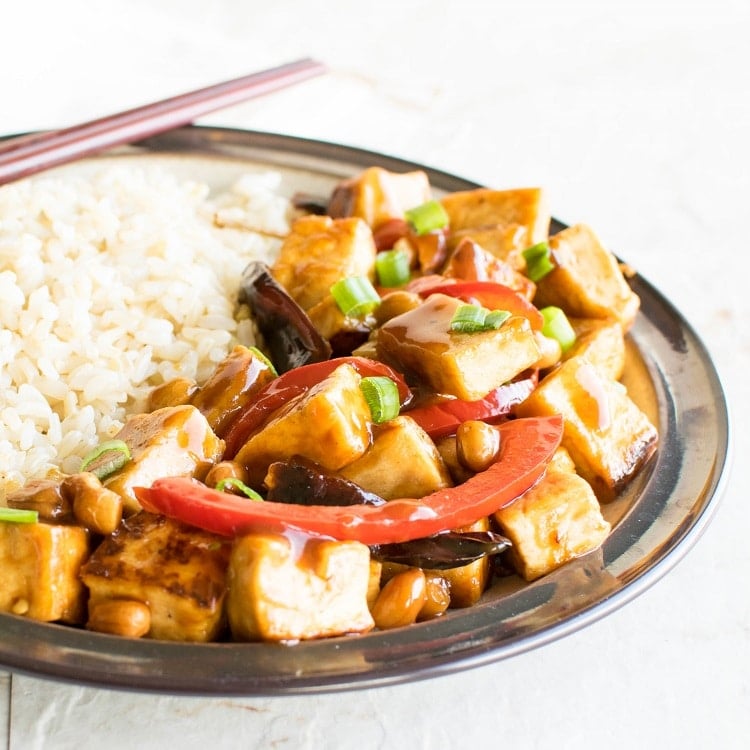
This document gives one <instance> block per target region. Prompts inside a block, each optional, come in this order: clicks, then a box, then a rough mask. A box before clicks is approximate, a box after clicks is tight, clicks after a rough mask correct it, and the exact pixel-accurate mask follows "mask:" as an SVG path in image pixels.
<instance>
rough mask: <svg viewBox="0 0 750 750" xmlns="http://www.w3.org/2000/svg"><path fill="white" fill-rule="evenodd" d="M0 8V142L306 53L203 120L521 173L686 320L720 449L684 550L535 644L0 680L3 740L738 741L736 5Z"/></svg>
mask: <svg viewBox="0 0 750 750" xmlns="http://www.w3.org/2000/svg"><path fill="white" fill-rule="evenodd" d="M0 17H1V18H2V21H0V71H1V72H0V81H2V89H1V94H2V98H1V99H0V132H4V133H11V132H19V131H25V130H32V129H36V128H51V127H61V126H65V125H69V124H72V123H73V122H76V121H80V120H84V119H89V118H93V117H97V116H102V115H104V114H107V113H109V112H110V111H115V110H119V109H124V108H128V107H133V106H137V105H139V104H143V103H145V102H147V101H151V100H154V99H157V98H161V97H166V96H171V95H174V94H176V93H181V92H183V91H187V90H189V89H192V88H196V87H198V86H203V85H207V84H209V83H213V82H216V81H219V80H222V79H226V78H232V77H236V76H238V75H241V74H243V73H246V72H250V71H252V70H255V69H258V68H264V67H268V66H269V65H272V64H276V63H281V62H284V61H286V60H289V59H293V58H296V57H300V56H306V55H312V56H315V57H318V58H319V59H321V60H324V61H326V62H327V63H328V64H329V65H330V66H331V69H332V72H331V73H330V74H329V75H328V76H327V77H326V78H323V79H318V80H315V81H311V82H309V83H307V84H305V85H303V86H300V87H297V88H294V89H290V90H288V91H286V92H284V93H281V94H279V95H276V96H274V97H273V98H266V99H263V100H259V101H256V102H252V103H248V104H245V105H241V106H237V107H234V108H233V109H231V110H227V111H225V112H222V113H217V114H214V115H212V116H210V117H207V118H205V119H204V120H203V121H202V122H205V123H210V124H220V125H230V126H240V127H248V128H252V129H260V130H269V131H276V132H283V133H291V134H295V135H301V136H306V137H311V138H318V139H322V140H327V141H338V142H343V143H347V144H351V145H356V146H364V147H366V148H370V149H374V150H379V151H385V152H388V153H391V154H394V155H397V156H403V157H406V158H409V159H412V160H415V161H421V162H424V163H427V164H430V165H431V166H435V167H438V168H441V169H444V170H447V171H454V172H457V173H459V174H461V175H462V176H465V177H468V178H471V179H474V180H476V181H479V182H484V183H487V184H491V185H493V186H498V187H510V186H518V185H529V184H539V185H543V186H545V187H546V188H547V189H548V191H549V194H550V198H551V201H552V206H553V212H554V213H555V215H557V216H559V217H560V218H562V219H564V220H567V221H578V220H585V221H587V222H588V223H590V224H591V225H593V226H594V228H595V229H596V230H597V232H598V233H599V234H600V235H601V236H602V237H603V238H604V239H605V241H606V242H607V243H608V244H609V245H610V246H611V247H613V248H614V249H616V251H617V252H618V253H619V254H620V255H622V256H623V257H625V258H626V259H627V260H628V261H629V262H631V263H632V264H633V265H635V266H636V267H637V268H638V269H639V271H640V272H641V273H642V274H643V275H644V276H645V277H646V278H647V279H649V280H650V281H651V282H653V283H654V284H655V285H656V286H657V287H659V288H660V289H661V290H662V291H663V292H665V293H666V295H667V296H668V297H670V298H671V299H672V300H673V301H674V302H675V303H676V305H677V306H678V308H679V309H681V310H682V311H683V312H684V313H685V315H686V316H687V318H688V319H689V320H690V322H691V323H692V324H693V325H694V326H695V327H696V328H697V330H698V331H699V333H700V334H701V336H702V337H703V338H704V340H705V342H706V344H707V345H708V347H709V349H710V351H711V353H712V354H713V356H714V358H715V361H716V363H717V366H718V368H719V370H720V373H721V374H722V376H723V379H724V385H725V388H726V390H727V393H728V397H729V401H730V404H731V407H732V411H733V418H734V425H735V454H736V456H737V457H738V460H737V467H736V468H735V470H734V473H733V477H732V480H731V481H730V483H729V484H728V488H727V491H726V492H725V496H724V500H723V503H722V505H721V508H720V510H719V513H718V515H717V517H716V519H715V520H714V522H713V524H712V525H711V526H710V528H709V529H708V531H707V532H706V533H705V535H704V536H703V538H702V539H701V540H700V542H699V543H698V545H697V546H696V547H695V548H694V549H693V550H692V551H691V552H690V554H689V555H688V556H687V557H686V559H685V560H683V561H682V562H680V564H679V565H678V566H677V567H676V568H675V569H674V570H673V571H671V572H670V574H669V575H668V576H667V577H666V578H664V579H663V580H662V581H660V582H659V583H658V584H656V585H655V586H654V587H653V588H651V589H650V590H649V591H648V592H646V593H645V594H643V595H642V596H641V597H639V598H638V599H637V600H636V601H634V602H632V603H631V604H629V605H627V606H626V607H625V608H623V609H621V610H619V611H618V612H616V613H615V614H613V615H611V616H610V617H608V618H606V619H605V620H603V621H600V622H598V623H597V624H595V625H592V626H590V627H588V628H586V629H585V630H583V631H582V632H579V633H577V634H575V635H573V636H570V637H567V638H565V639H564V640H562V641H559V642H556V643H553V644H551V645H549V646H545V647H544V648H542V649H539V650H537V651H534V652H531V653H528V654H525V655H522V656H519V657H515V658H513V659H511V660H508V661H504V662H501V663H498V664H495V665H492V666H488V667H483V668H481V669H475V670H471V671H469V672H464V673H460V674H457V675H454V676H450V677H441V678H438V679H433V680H429V681H427V682H421V683H418V684H412V685H403V686H398V687H388V688H380V689H375V690H368V691H363V692H357V693H348V694H343V695H328V696H317V697H309V696H308V697H291V698H269V699H231V700H225V699H193V698H191V699H186V698H174V697H159V696H150V695H148V696H143V695H137V694H129V693H120V692H114V691H107V690H96V689H89V688H78V687H75V686H63V685H60V684H56V683H52V682H46V681H41V680H36V679H31V678H28V677H21V676H14V677H12V678H10V677H9V676H7V675H2V676H0V737H5V736H6V734H7V738H8V746H9V747H10V748H12V749H13V750H26V749H27V748H90V747H97V748H99V747H107V748H112V749H115V750H116V749H117V748H120V747H122V748H130V747H140V748H151V747H153V748H163V747H167V746H169V745H170V743H171V744H175V745H179V746H180V747H182V748H205V747H211V746H220V747H245V748H350V747H352V748H357V750H369V748H410V747H412V748H464V747H472V746H475V747H489V746H496V747H497V746H505V747H511V748H546V747H552V746H554V747H556V748H573V747H575V748H588V747H595V746H599V747H607V748H610V749H611V748H626V747H628V748H629V747H646V748H651V747H654V748H656V747H659V748H673V747H679V748H698V747H706V746H710V747H715V748H744V747H747V746H748V742H749V741H750V719H748V709H750V678H749V677H748V673H749V672H750V607H749V606H748V600H749V599H750V589H749V588H748V580H749V579H750V551H749V550H750V544H748V536H749V535H750V511H749V510H748V509H749V508H750V503H749V502H748V498H747V497H746V492H745V489H746V485H747V483H746V481H745V480H744V479H743V475H742V466H743V461H744V459H745V456H746V455H747V453H748V450H749V449H750V444H749V443H750V441H748V436H747V430H746V422H747V420H748V418H750V403H749V401H748V385H747V372H748V369H749V368H750V338H749V335H748V324H747V320H748V318H749V317H750V309H749V304H748V298H749V297H750V295H748V293H747V289H748V282H747V278H748V273H750V264H749V263H748V247H747V216H748V202H749V200H750V177H749V176H748V175H749V173H750V148H749V147H748V138H749V137H750V74H749V73H748V71H750V52H749V51H748V50H749V47H748V38H749V37H750V4H748V3H747V0H685V1H684V2H682V3H677V2H671V1H669V2H667V1H665V0H650V1H649V2H643V1H642V0H630V1H629V2H625V0H617V1H616V2H608V1H607V0H600V1H599V2H595V1H594V0H591V1H590V2H575V1H574V2H568V3H555V2H542V1H541V0H527V1H526V2H513V3H510V2H489V1H488V2H479V1H478V0H462V1H461V2H440V1H439V0H433V2H415V1H414V0H411V1H410V0H405V2H394V0H381V2H380V3H377V4H368V5H363V4H357V3H353V2H345V1H344V0H327V2H306V3H305V2H294V1H293V0H275V2H272V1H271V0H266V1H264V2H262V3H256V2H251V1H249V0H246V1H245V2H243V1H242V0H210V1H209V0H206V1H204V2H197V1H196V0H109V1H108V2H102V3H91V2H85V0H66V1H65V2H56V1H55V0H25V2H24V3H11V2H7V3H5V4H3V8H2V16H0ZM4 729H5V730H6V731H5V733H4V732H3V730H4ZM1 741H2V740H0V742H1ZM489 743H492V745H489Z"/></svg>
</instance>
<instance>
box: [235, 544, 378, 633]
mask: <svg viewBox="0 0 750 750" xmlns="http://www.w3.org/2000/svg"><path fill="white" fill-rule="evenodd" d="M228 586H229V594H228V598H227V613H228V617H229V626H230V629H231V632H232V636H233V637H234V638H235V640H243V641H256V640H264V641H297V640H307V639H311V638H325V637H329V636H336V635H345V634H348V633H365V632H367V631H368V630H371V629H372V627H373V625H374V623H373V620H372V617H371V615H370V611H369V609H368V606H367V597H368V592H369V590H370V586H371V568H370V551H369V549H368V548H367V547H366V546H365V545H364V544H361V543H359V542H352V541H344V542H337V541H333V540H330V539H319V538H312V537H310V538H308V537H305V536H303V535H301V534H300V535H299V538H297V537H296V536H295V538H291V537H290V536H287V535H282V534H272V533H252V534H247V535H245V536H241V537H239V538H237V539H236V540H235V541H234V544H233V547H232V555H231V559H230V563H229V584H228Z"/></svg>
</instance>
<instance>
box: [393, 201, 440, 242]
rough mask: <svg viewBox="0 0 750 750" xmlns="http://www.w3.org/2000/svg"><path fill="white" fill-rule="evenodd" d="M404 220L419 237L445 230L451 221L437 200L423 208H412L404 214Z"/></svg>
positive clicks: (427, 203)
mask: <svg viewBox="0 0 750 750" xmlns="http://www.w3.org/2000/svg"><path fill="white" fill-rule="evenodd" d="M404 218H405V219H406V220H407V221H408V222H409V224H411V228H412V229H413V230H414V232H415V233H416V234H418V235H422V234H427V233H428V232H433V231H435V230H436V229H443V228H444V227H447V226H448V221H449V218H448V214H447V212H446V210H445V208H443V204H442V203H440V202H439V201H436V200H431V201H427V202H426V203H423V204H422V205H421V206H415V207H414V208H410V209H409V210H408V211H406V212H405V213H404Z"/></svg>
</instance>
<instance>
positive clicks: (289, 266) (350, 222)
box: [271, 215, 376, 310]
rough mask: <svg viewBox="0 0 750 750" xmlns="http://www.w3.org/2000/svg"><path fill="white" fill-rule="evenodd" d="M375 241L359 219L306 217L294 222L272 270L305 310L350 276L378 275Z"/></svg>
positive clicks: (370, 276)
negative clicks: (338, 282)
mask: <svg viewBox="0 0 750 750" xmlns="http://www.w3.org/2000/svg"><path fill="white" fill-rule="evenodd" d="M375 254H376V249H375V241H374V240H373V238H372V230H371V229H370V227H369V226H368V225H367V224H366V223H365V222H364V221H363V220H362V219H359V218H356V217H355V218H348V219H332V218H331V217H330V216H312V215H311V216H303V217H302V218H300V219H297V220H296V221H295V222H294V224H293V225H292V231H291V232H290V233H289V235H288V236H287V237H286V239H285V240H284V243H283V245H282V246H281V250H280V251H279V255H278V258H277V259H276V262H275V263H274V264H273V267H272V268H271V273H272V275H273V277H274V278H275V279H276V281H278V282H279V284H281V285H282V286H283V287H284V288H285V289H286V290H287V291H288V292H289V294H290V295H291V296H292V297H293V298H294V300H295V301H296V302H297V303H298V304H299V306H300V307H302V308H303V309H304V310H309V309H310V308H311V307H313V306H314V305H317V304H318V302H320V301H321V300H323V299H325V298H326V297H327V296H328V295H329V293H330V291H331V287H332V286H333V285H334V284H335V283H336V282H337V281H340V280H341V279H343V278H346V277H348V276H366V277H367V278H368V279H370V280H371V281H372V280H373V279H374V278H375Z"/></svg>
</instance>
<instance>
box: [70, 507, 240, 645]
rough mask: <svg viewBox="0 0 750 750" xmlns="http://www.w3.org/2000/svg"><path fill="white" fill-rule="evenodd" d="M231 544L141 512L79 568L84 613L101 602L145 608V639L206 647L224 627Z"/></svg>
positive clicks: (174, 522)
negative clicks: (84, 590) (84, 594)
mask: <svg viewBox="0 0 750 750" xmlns="http://www.w3.org/2000/svg"><path fill="white" fill-rule="evenodd" d="M229 552H230V544H229V543H228V542H227V540H225V539H223V538H221V537H218V536H216V535H214V534H210V533H209V532H206V531H202V530H200V529H197V528H195V527H192V526H187V525H184V524H181V523H179V522H178V521H173V520H171V519H168V518H166V517H164V516H159V515H152V514H150V513H145V512H141V513H138V514H136V515H134V516H131V517H130V518H128V519H126V520H124V521H123V522H122V524H121V525H120V527H119V529H118V530H117V531H116V532H115V533H114V534H113V535H112V536H111V537H108V538H107V539H105V540H104V541H103V542H102V543H101V544H100V545H99V547H97V549H96V550H94V553H93V554H92V555H91V557H90V559H89V560H88V562H87V563H86V564H85V565H84V566H83V569H82V571H81V577H82V579H83V582H84V583H85V584H86V586H87V587H88V589H89V591H90V592H91V595H90V599H89V612H90V614H92V615H93V613H94V611H95V609H96V608H97V606H99V605H100V604H102V603H105V602H111V601H117V600H123V601H139V602H143V603H144V604H146V605H147V606H148V608H149V610H150V613H151V626H150V629H149V631H148V633H147V637H149V638H154V639H157V640H170V641H193V642H208V641H212V640H216V638H217V637H218V636H219V635H220V633H221V631H222V629H223V627H224V626H225V617H224V599H225V596H226V587H227V566H228V562H229Z"/></svg>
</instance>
